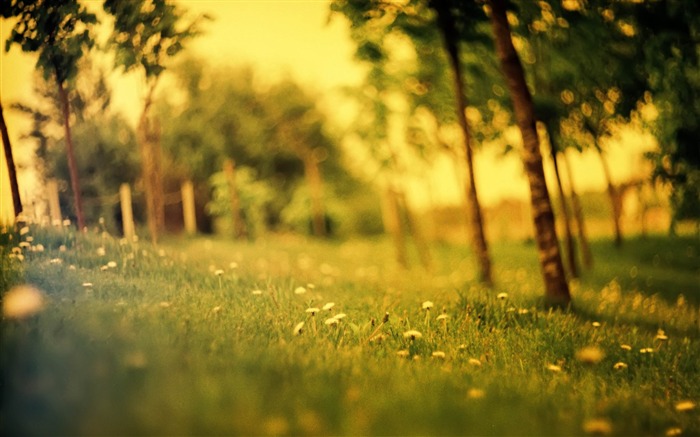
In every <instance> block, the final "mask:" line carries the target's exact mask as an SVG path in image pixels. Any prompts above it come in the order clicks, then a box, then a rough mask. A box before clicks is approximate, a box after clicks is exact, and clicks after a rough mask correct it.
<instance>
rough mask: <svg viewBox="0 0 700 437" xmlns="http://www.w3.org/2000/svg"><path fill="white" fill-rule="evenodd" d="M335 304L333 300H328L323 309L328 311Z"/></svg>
mask: <svg viewBox="0 0 700 437" xmlns="http://www.w3.org/2000/svg"><path fill="white" fill-rule="evenodd" d="M334 306H335V302H328V303H327V304H325V305H324V306H323V310H324V311H330V310H331V309H332V308H333V307H334Z"/></svg>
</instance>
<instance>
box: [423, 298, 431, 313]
mask: <svg viewBox="0 0 700 437" xmlns="http://www.w3.org/2000/svg"><path fill="white" fill-rule="evenodd" d="M432 307H433V303H432V302H431V301H429V300H426V301H425V302H423V309H424V310H426V311H429V310H430V308H432Z"/></svg>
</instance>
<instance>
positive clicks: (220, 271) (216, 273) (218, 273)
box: [214, 269, 224, 276]
mask: <svg viewBox="0 0 700 437" xmlns="http://www.w3.org/2000/svg"><path fill="white" fill-rule="evenodd" d="M214 274H215V275H216V276H221V275H223V274H224V271H223V270H221V269H217V270H214Z"/></svg>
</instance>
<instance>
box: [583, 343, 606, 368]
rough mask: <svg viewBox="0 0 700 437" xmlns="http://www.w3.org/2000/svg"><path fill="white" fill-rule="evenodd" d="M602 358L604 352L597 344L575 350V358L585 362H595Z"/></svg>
mask: <svg viewBox="0 0 700 437" xmlns="http://www.w3.org/2000/svg"><path fill="white" fill-rule="evenodd" d="M603 358H605V353H604V352H603V351H602V350H600V348H598V347H597V346H586V347H584V348H582V349H579V350H578V351H576V359H577V360H579V361H581V362H582V363H585V364H597V363H599V362H600V361H601V360H602V359H603Z"/></svg>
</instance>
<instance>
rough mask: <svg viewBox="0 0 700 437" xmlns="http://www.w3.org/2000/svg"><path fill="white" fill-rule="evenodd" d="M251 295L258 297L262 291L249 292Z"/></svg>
mask: <svg viewBox="0 0 700 437" xmlns="http://www.w3.org/2000/svg"><path fill="white" fill-rule="evenodd" d="M251 293H252V294H254V295H255V296H260V295H261V294H262V290H258V289H255V290H253V291H251Z"/></svg>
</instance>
